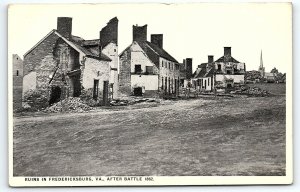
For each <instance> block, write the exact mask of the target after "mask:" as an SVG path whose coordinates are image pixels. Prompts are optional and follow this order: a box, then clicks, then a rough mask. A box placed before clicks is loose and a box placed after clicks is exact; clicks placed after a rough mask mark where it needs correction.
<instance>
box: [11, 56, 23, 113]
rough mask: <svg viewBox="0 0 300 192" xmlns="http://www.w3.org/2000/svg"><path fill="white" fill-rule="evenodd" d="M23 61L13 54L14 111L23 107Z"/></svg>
mask: <svg viewBox="0 0 300 192" xmlns="http://www.w3.org/2000/svg"><path fill="white" fill-rule="evenodd" d="M22 86H23V61H22V59H21V58H20V57H19V56H18V55H16V54H13V109H14V110H15V109H19V108H21V107H22Z"/></svg>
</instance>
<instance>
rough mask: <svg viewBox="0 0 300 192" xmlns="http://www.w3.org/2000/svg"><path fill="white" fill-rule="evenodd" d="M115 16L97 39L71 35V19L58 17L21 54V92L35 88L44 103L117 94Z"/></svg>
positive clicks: (116, 27) (116, 32)
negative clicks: (44, 99)
mask: <svg viewBox="0 0 300 192" xmlns="http://www.w3.org/2000/svg"><path fill="white" fill-rule="evenodd" d="M117 68H118V19H117V18H113V19H111V20H110V21H109V22H108V23H107V25H106V26H105V27H104V28H103V29H102V30H101V31H100V34H99V39H94V40H84V39H83V38H81V37H77V36H73V35H72V18H69V17H58V18H57V29H56V30H55V29H54V30H52V31H50V32H49V33H48V34H47V35H46V36H45V37H44V38H43V39H41V40H40V41H39V42H38V43H37V44H36V45H34V46H33V47H32V48H31V49H30V50H29V51H27V52H26V53H25V55H24V78H23V93H26V92H28V91H38V92H40V93H41V94H42V95H44V96H45V97H46V100H47V101H48V103H47V105H48V104H50V105H51V104H52V103H55V102H58V101H59V100H61V99H64V98H66V97H79V96H85V97H88V98H93V99H94V100H97V101H99V102H102V101H104V102H107V100H108V97H113V96H115V95H116V94H117V87H118V85H117V84H118V72H117Z"/></svg>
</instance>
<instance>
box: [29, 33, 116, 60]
mask: <svg viewBox="0 0 300 192" xmlns="http://www.w3.org/2000/svg"><path fill="white" fill-rule="evenodd" d="M53 33H55V34H56V35H57V36H59V37H60V38H61V39H62V40H64V41H65V42H66V43H67V44H68V45H70V46H71V47H73V48H74V49H75V50H77V51H80V52H82V53H83V54H84V55H86V56H88V57H92V58H94V59H98V60H103V61H111V59H110V58H109V57H108V56H106V55H105V54H103V53H101V55H100V56H99V55H97V54H94V53H92V52H91V51H89V50H88V49H87V48H85V47H84V46H82V43H83V42H85V41H86V40H84V39H83V38H81V37H78V36H73V35H72V36H71V39H70V40H68V39H66V38H65V37H63V36H62V35H61V34H60V33H58V32H57V30H55V29H53V30H51V31H50V32H49V33H48V34H47V35H46V36H45V37H44V38H43V39H41V40H40V41H39V42H38V43H37V44H35V45H34V46H33V47H32V48H31V49H30V50H29V51H27V52H26V53H25V54H24V57H25V56H26V55H27V54H28V53H30V52H31V51H32V50H34V49H35V48H36V47H37V46H38V45H39V44H41V43H42V42H43V41H44V40H45V39H46V38H47V37H49V36H50V35H51V34H53Z"/></svg>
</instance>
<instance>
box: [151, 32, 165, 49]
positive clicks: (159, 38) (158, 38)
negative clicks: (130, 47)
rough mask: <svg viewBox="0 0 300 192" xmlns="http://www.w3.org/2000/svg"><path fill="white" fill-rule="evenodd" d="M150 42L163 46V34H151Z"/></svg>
mask: <svg viewBox="0 0 300 192" xmlns="http://www.w3.org/2000/svg"><path fill="white" fill-rule="evenodd" d="M151 43H153V44H155V45H157V46H158V47H159V48H163V34H152V35H151Z"/></svg>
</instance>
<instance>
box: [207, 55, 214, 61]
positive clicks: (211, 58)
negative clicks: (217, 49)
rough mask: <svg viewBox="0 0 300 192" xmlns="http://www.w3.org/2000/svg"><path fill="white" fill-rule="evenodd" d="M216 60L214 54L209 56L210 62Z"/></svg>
mask: <svg viewBox="0 0 300 192" xmlns="http://www.w3.org/2000/svg"><path fill="white" fill-rule="evenodd" d="M213 62H214V56H213V55H209V56H208V63H213Z"/></svg>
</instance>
